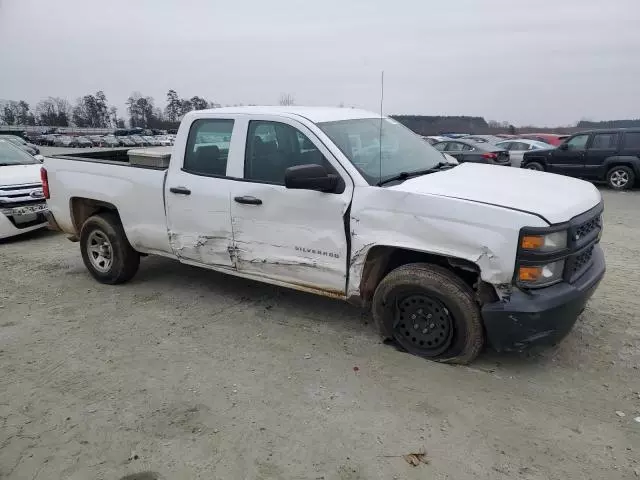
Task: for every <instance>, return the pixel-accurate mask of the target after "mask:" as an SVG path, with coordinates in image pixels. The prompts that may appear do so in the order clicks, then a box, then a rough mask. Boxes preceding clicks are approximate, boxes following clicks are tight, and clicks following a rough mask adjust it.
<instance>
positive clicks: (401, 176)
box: [376, 162, 456, 187]
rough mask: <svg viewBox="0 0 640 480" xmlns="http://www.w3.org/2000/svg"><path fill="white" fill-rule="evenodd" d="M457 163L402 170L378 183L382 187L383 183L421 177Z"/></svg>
mask: <svg viewBox="0 0 640 480" xmlns="http://www.w3.org/2000/svg"><path fill="white" fill-rule="evenodd" d="M455 166H456V165H455V164H454V163H447V162H438V163H437V164H435V165H434V166H433V167H431V168H427V169H426V170H416V171H414V172H400V173H398V174H397V175H394V176H393V177H389V178H385V179H384V180H380V181H379V182H378V183H376V185H377V186H378V187H381V186H382V185H386V184H387V183H391V182H395V181H398V180H406V179H407V178H411V177H419V176H420V175H427V174H429V173H434V172H439V171H440V170H444V169H449V168H453V167H455Z"/></svg>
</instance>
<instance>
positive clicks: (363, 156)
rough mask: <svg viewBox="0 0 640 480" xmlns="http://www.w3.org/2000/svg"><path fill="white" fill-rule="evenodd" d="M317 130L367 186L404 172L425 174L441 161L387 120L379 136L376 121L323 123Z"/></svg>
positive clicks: (421, 142) (405, 130)
mask: <svg viewBox="0 0 640 480" xmlns="http://www.w3.org/2000/svg"><path fill="white" fill-rule="evenodd" d="M318 127H320V129H321V130H322V131H323V132H324V133H325V134H326V135H327V136H328V137H329V138H330V139H331V140H332V141H333V143H335V144H336V145H337V146H338V148H339V149H340V150H341V151H342V153H344V155H345V156H346V157H347V158H348V159H349V161H350V162H351V163H352V164H353V165H354V166H355V167H356V168H357V169H358V170H359V171H360V173H361V174H362V176H363V177H364V178H365V180H366V181H367V182H368V183H369V185H376V184H378V183H379V182H381V181H382V182H384V180H386V179H389V178H391V177H395V176H397V175H398V174H400V173H403V172H407V173H411V172H416V171H421V170H427V169H429V168H433V167H435V166H437V165H438V164H440V163H442V162H443V161H444V159H443V157H442V153H440V152H438V151H437V150H436V149H435V148H433V147H432V146H431V145H430V144H429V143H428V142H426V141H424V140H423V139H422V138H420V137H419V136H418V135H416V134H415V133H413V132H412V131H411V130H409V129H408V128H406V127H405V126H403V125H401V124H400V123H398V122H396V121H395V120H393V119H390V118H384V119H383V120H382V135H380V131H381V128H380V119H379V118H359V119H355V120H340V121H337V122H323V123H318ZM380 140H382V147H381V146H380ZM380 153H382V165H380ZM381 167H382V168H381Z"/></svg>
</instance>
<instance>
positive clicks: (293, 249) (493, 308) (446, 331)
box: [42, 107, 605, 363]
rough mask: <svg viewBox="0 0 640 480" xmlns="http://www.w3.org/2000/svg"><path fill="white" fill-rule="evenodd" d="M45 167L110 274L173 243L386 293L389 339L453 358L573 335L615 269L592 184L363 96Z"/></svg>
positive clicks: (92, 266)
mask: <svg viewBox="0 0 640 480" xmlns="http://www.w3.org/2000/svg"><path fill="white" fill-rule="evenodd" d="M42 181H43V186H44V193H45V195H46V198H47V203H48V207H49V211H50V214H49V220H50V222H51V223H52V225H53V226H54V227H57V228H59V229H60V230H62V231H64V232H66V233H67V234H68V236H69V238H70V239H72V240H75V241H79V242H80V251H81V253H82V258H83V260H84V263H85V265H86V267H87V269H88V270H89V272H90V273H91V275H93V277H95V279H97V280H98V281H100V282H103V283H108V284H116V283H121V282H125V281H127V280H129V279H131V278H132V277H133V276H134V275H135V273H136V271H137V270H138V266H139V263H140V257H141V256H144V255H151V254H153V255H162V256H165V257H169V258H173V259H176V260H178V261H180V262H183V263H186V264H190V265H196V266H199V267H204V268H209V269H213V270H217V271H221V272H227V273H230V274H233V275H238V276H241V277H246V278H249V279H253V280H258V281H261V282H266V283H270V284H275V285H280V286H284V287H290V288H294V289H298V290H303V291H306V292H312V293H316V294H320V295H325V296H329V297H334V298H339V299H343V300H348V301H350V302H353V303H357V304H360V305H363V306H366V307H370V308H371V310H372V313H373V317H374V319H375V322H376V324H377V327H378V328H379V330H380V333H381V335H382V336H383V337H384V338H385V339H389V340H393V341H394V342H395V343H396V344H397V345H399V346H400V347H401V348H403V349H405V350H407V351H408V352H410V353H412V354H415V355H419V356H422V357H425V358H429V359H433V360H438V361H446V362H457V363H467V362H470V361H471V360H473V359H474V358H475V357H476V355H477V354H478V353H479V352H480V350H481V348H482V347H483V345H484V344H485V343H488V344H490V345H491V346H493V347H494V348H495V349H497V350H499V351H500V350H522V349H525V348H527V347H528V346H530V345H533V344H553V343H556V342H558V341H559V340H560V339H561V338H563V337H564V336H565V335H566V334H567V333H568V332H569V331H570V330H571V328H572V326H573V324H574V323H575V321H576V319H577V317H578V315H580V313H581V312H582V310H583V309H584V307H585V304H586V303H587V301H588V300H589V298H590V297H591V295H592V294H593V292H594V290H595V289H596V287H597V285H598V283H599V282H600V280H601V279H602V278H603V276H604V272H605V262H604V255H603V252H602V249H601V247H600V245H599V240H600V236H601V233H602V212H603V204H602V199H601V196H600V193H599V192H598V190H597V189H596V188H595V187H594V186H593V185H591V184H589V183H586V182H583V181H581V180H576V179H572V178H567V177H563V176H559V175H554V174H549V173H544V172H533V171H528V170H522V169H514V168H509V167H503V166H492V165H481V164H470V163H465V164H461V165H454V164H451V163H447V162H446V161H445V159H444V157H443V156H442V154H441V153H440V152H438V151H436V150H435V149H434V148H433V147H431V146H430V145H429V144H428V143H427V142H425V141H424V140H422V139H421V138H420V137H419V136H417V135H415V134H414V133H413V132H411V131H410V130H408V129H406V128H405V127H403V126H402V125H400V124H399V123H397V122H396V121H394V120H392V119H390V118H384V117H381V116H380V115H377V114H374V113H370V112H366V111H362V110H355V109H348V108H302V107H241V108H219V109H214V110H202V111H196V112H191V113H189V114H187V115H186V116H185V118H184V120H183V121H182V124H181V126H180V129H179V131H178V135H177V137H176V141H175V145H174V146H173V149H172V150H165V149H163V148H159V149H147V150H145V151H142V152H135V151H129V152H127V151H126V150H119V151H106V152H92V153H80V154H72V155H61V156H55V157H51V158H46V159H45V161H44V167H43V169H42Z"/></svg>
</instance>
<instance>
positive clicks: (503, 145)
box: [496, 142, 512, 150]
mask: <svg viewBox="0 0 640 480" xmlns="http://www.w3.org/2000/svg"><path fill="white" fill-rule="evenodd" d="M511 145H512V142H500V143H496V147H499V148H502V149H504V150H511Z"/></svg>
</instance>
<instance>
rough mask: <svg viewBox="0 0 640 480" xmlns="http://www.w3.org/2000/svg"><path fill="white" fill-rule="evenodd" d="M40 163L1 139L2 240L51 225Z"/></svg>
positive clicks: (0, 212) (0, 217)
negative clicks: (46, 214) (48, 218)
mask: <svg viewBox="0 0 640 480" xmlns="http://www.w3.org/2000/svg"><path fill="white" fill-rule="evenodd" d="M46 210H47V204H46V202H45V198H44V193H43V191H42V183H41V180H40V162H39V161H38V160H36V159H35V158H33V157H32V156H31V155H29V154H28V153H26V152H25V151H24V150H22V149H20V148H18V147H16V146H15V145H14V144H12V143H11V142H8V141H6V140H3V139H0V238H7V237H12V236H14V235H19V234H21V233H26V232H30V231H32V230H36V229H39V228H43V227H46V226H47V219H46V218H45V216H44V214H45V212H46Z"/></svg>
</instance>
